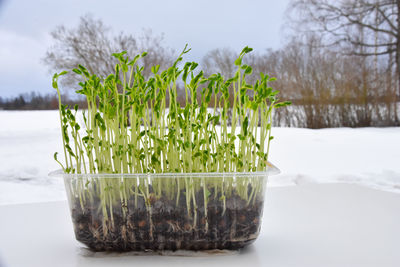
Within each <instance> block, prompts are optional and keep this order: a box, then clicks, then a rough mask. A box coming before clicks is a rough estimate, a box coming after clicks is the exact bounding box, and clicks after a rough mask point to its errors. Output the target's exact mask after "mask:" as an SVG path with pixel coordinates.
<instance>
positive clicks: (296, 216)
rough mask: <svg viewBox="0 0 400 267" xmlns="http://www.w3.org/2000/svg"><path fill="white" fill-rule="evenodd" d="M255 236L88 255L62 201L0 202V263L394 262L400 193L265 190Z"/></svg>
mask: <svg viewBox="0 0 400 267" xmlns="http://www.w3.org/2000/svg"><path fill="white" fill-rule="evenodd" d="M263 219H264V221H263V226H262V229H261V234H260V237H259V238H258V239H257V241H256V242H255V243H254V244H253V245H250V246H249V247H248V248H247V249H244V250H242V251H240V252H239V253H233V254H232V253H231V254H225V255H218V256H201V255H198V256H195V257H182V256H159V255H144V256H137V255H132V254H129V253H128V254H104V253H89V252H88V251H86V250H85V249H83V248H81V247H80V245H79V243H77V242H76V241H75V239H74V233H73V228H72V223H71V219H70V217H69V210H68V207H67V203H66V202H49V203H36V204H23V205H7V206H0V262H2V264H1V263H0V266H2V267H4V266H6V267H14V266H15V267H20V266H21V267H30V266H32V267H34V266H40V267H48V266H52V267H53V266H54V267H58V266H203V267H211V266H230V267H234V266H243V267H244V266H246V267H247V266H252V267H256V266H299V267H301V266H324V267H325V266H363V267H364V266H365V267H366V266H379V267H386V266H393V267H399V266H400V195H399V194H393V193H388V192H382V191H376V190H373V189H368V188H364V187H360V186H355V185H346V184H325V185H322V184H320V185H318V184H309V185H301V186H296V187H281V188H268V190H267V200H266V206H265V210H264V217H263Z"/></svg>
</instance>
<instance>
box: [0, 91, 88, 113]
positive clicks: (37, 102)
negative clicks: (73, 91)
mask: <svg viewBox="0 0 400 267" xmlns="http://www.w3.org/2000/svg"><path fill="white" fill-rule="evenodd" d="M62 99H63V103H64V104H67V105H69V106H74V105H75V104H78V105H79V107H82V108H84V107H86V101H85V100H82V99H71V98H70V97H68V95H63V96H62ZM51 109H58V98H57V94H55V93H54V94H39V93H36V92H31V93H27V94H19V95H18V96H16V97H10V98H2V97H0V110H51Z"/></svg>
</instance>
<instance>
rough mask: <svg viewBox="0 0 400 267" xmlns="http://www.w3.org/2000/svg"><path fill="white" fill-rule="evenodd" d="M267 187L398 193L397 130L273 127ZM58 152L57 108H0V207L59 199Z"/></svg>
mask: <svg viewBox="0 0 400 267" xmlns="http://www.w3.org/2000/svg"><path fill="white" fill-rule="evenodd" d="M273 135H274V136H275V139H274V140H273V143H272V147H271V157H270V161H271V162H272V163H274V164H275V165H277V166H278V167H279V168H280V169H281V171H282V173H281V174H280V175H277V176H272V177H270V179H269V182H268V185H269V186H287V185H297V184H303V183H343V182H344V183H354V184H361V185H364V186H368V187H372V188H376V189H380V190H385V191H391V192H396V193H400V128H359V129H350V128H338V129H323V130H309V129H298V128H274V129H273ZM55 151H59V152H61V151H62V147H61V138H60V130H59V121H58V113H57V111H15V112H14V111H0V205H5V204H13V203H26V202H42V201H54V200H63V199H65V198H66V196H65V193H64V185H63V181H62V180H61V179H60V178H50V177H48V175H47V174H48V173H49V172H50V171H53V170H56V169H59V165H58V164H57V163H56V162H55V161H54V159H53V154H54V152H55Z"/></svg>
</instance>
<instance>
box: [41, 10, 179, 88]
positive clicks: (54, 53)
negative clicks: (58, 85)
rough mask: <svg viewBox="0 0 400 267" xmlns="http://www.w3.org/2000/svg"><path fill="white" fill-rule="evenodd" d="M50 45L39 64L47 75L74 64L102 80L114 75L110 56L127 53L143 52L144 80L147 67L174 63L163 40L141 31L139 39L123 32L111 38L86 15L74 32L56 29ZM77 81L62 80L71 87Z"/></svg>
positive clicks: (108, 31)
mask: <svg viewBox="0 0 400 267" xmlns="http://www.w3.org/2000/svg"><path fill="white" fill-rule="evenodd" d="M51 36H52V38H53V40H54V45H53V46H51V47H50V48H49V49H48V50H47V52H46V55H45V57H44V58H43V62H44V63H45V64H46V65H47V66H48V67H49V69H50V70H51V72H55V71H62V70H71V69H73V68H76V67H77V66H78V64H81V65H84V66H85V67H86V68H87V69H88V70H89V71H90V72H91V73H94V74H97V75H100V76H102V77H105V76H107V75H109V74H110V73H112V72H113V71H114V66H115V64H116V63H117V60H116V59H115V58H114V57H112V53H118V52H121V51H127V52H128V55H129V56H130V57H134V56H135V55H137V54H140V53H142V52H147V53H148V54H147V56H146V57H144V59H143V60H142V62H141V64H143V66H144V70H143V73H144V75H145V76H148V75H150V73H151V69H150V67H147V66H152V65H157V64H158V65H160V69H161V70H163V69H165V68H166V67H167V66H169V65H170V64H171V63H172V62H173V61H174V59H175V56H174V52H173V51H172V50H171V49H169V48H167V47H165V46H164V45H163V36H162V35H159V36H155V35H153V33H152V32H151V30H144V31H143V33H142V36H140V37H134V36H133V35H130V34H125V33H123V32H121V33H119V34H117V35H112V32H111V29H110V28H109V27H107V26H105V25H104V24H103V22H102V21H101V20H96V19H94V18H92V17H91V16H89V15H86V16H84V17H81V18H80V23H79V25H78V26H77V27H76V28H73V29H67V28H66V27H65V26H58V27H57V28H56V29H55V30H54V31H52V32H51ZM78 81H80V77H79V76H78V75H75V74H74V73H71V74H70V75H68V76H67V77H66V78H65V79H63V82H64V85H66V86H69V87H71V86H74V85H76V84H77V82H78Z"/></svg>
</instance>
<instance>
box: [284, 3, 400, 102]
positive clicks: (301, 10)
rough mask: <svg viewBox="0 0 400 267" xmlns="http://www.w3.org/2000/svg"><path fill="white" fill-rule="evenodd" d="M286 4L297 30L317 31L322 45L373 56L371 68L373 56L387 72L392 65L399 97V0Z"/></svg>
mask: <svg viewBox="0 0 400 267" xmlns="http://www.w3.org/2000/svg"><path fill="white" fill-rule="evenodd" d="M290 6H291V8H290V9H289V10H290V11H291V13H290V17H291V19H292V22H295V23H296V25H298V27H297V29H299V27H301V29H303V30H304V31H312V32H314V33H315V32H318V33H320V34H321V35H320V36H321V37H322V40H323V41H324V44H325V45H338V44H342V45H345V46H346V48H347V49H345V50H342V51H345V52H346V53H347V54H352V55H358V56H363V57H371V56H372V57H375V68H377V62H378V60H377V57H384V58H385V59H386V61H387V64H388V65H389V71H391V70H392V64H394V67H395V72H396V75H395V77H396V80H397V83H398V86H397V87H398V95H399V96H400V17H399V11H400V0H292V1H291V4H290ZM304 26H305V27H304ZM343 48H344V47H343V46H341V47H340V49H343ZM393 57H394V59H395V60H391V58H393ZM375 72H376V70H375Z"/></svg>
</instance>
